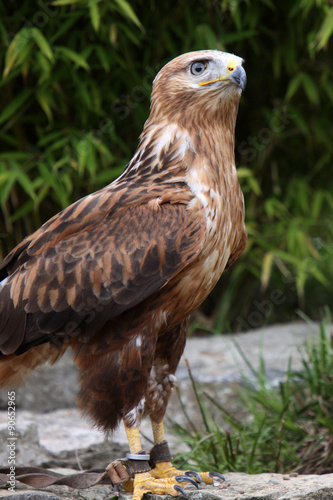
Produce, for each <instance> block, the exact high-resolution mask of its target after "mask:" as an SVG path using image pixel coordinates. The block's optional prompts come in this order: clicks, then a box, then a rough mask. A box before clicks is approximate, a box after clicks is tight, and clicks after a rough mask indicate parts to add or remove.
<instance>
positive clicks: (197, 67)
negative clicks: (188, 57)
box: [190, 61, 207, 76]
mask: <svg viewBox="0 0 333 500" xmlns="http://www.w3.org/2000/svg"><path fill="white" fill-rule="evenodd" d="M206 68H207V63H206V61H196V62H194V63H192V64H191V68H190V70H191V73H192V75H195V76H198V75H201V74H202V73H203V72H204V71H205V69H206Z"/></svg>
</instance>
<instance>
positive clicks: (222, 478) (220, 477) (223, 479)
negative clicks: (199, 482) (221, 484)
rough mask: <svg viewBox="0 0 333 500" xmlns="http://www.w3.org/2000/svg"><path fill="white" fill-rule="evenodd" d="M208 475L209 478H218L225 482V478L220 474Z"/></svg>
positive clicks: (212, 473) (211, 473)
mask: <svg viewBox="0 0 333 500" xmlns="http://www.w3.org/2000/svg"><path fill="white" fill-rule="evenodd" d="M208 475H209V477H212V478H214V477H217V478H218V479H221V481H225V477H224V476H222V474H220V473H219V472H210V473H209V474H208Z"/></svg>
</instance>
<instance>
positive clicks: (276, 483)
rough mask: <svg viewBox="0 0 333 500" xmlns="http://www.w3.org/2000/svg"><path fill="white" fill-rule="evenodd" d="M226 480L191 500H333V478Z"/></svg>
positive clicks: (65, 495) (59, 496) (86, 493)
mask: <svg viewBox="0 0 333 500" xmlns="http://www.w3.org/2000/svg"><path fill="white" fill-rule="evenodd" d="M70 472H75V471H70ZM225 478H226V483H222V484H221V485H220V486H216V487H212V486H207V485H205V486H201V487H200V490H198V491H193V489H192V488H191V486H186V487H185V489H186V493H187V495H188V498H189V500H301V499H302V500H332V498H333V474H324V475H322V476H317V475H308V476H303V475H299V476H296V477H292V476H290V475H285V474H271V473H269V474H268V473H267V474H255V475H249V474H242V473H232V472H230V473H227V474H225ZM115 494H116V495H117V493H115ZM113 495H114V492H113V490H112V489H111V488H110V487H109V486H94V487H92V488H88V489H86V490H73V489H70V488H68V487H66V486H50V487H48V488H45V490H43V491H41V490H38V491H37V490H33V489H32V488H30V487H26V486H24V485H18V486H17V488H16V493H14V494H10V493H9V492H8V490H7V489H5V488H0V498H4V497H6V498H7V500H18V499H19V500H34V499H36V500H76V499H85V500H110V498H112V496H113ZM119 497H120V499H121V498H122V499H123V500H125V499H126V500H128V499H129V498H130V497H131V495H130V494H127V493H120V494H119ZM147 498H149V500H167V499H171V498H174V497H170V496H160V495H148V496H147ZM178 498H179V499H181V498H182V497H181V496H179V497H178Z"/></svg>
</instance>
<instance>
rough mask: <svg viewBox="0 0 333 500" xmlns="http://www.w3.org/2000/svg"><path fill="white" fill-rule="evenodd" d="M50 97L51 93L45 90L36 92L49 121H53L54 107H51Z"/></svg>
mask: <svg viewBox="0 0 333 500" xmlns="http://www.w3.org/2000/svg"><path fill="white" fill-rule="evenodd" d="M49 98H50V95H49V93H48V92H47V91H45V90H39V91H37V92H36V99H37V101H38V102H39V104H40V106H41V108H42V109H43V111H44V113H45V114H46V116H47V119H48V121H49V123H52V122H53V114H52V109H51V105H50V99H49Z"/></svg>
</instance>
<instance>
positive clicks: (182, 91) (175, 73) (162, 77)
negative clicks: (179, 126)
mask: <svg viewBox="0 0 333 500" xmlns="http://www.w3.org/2000/svg"><path fill="white" fill-rule="evenodd" d="M243 62H244V61H243V59H242V58H241V57H238V56H235V55H233V54H228V53H226V52H220V51H218V50H200V51H196V52H189V53H187V54H183V55H181V56H179V57H176V58H175V59H173V60H172V61H170V62H169V63H168V64H166V65H165V66H164V67H163V68H162V69H161V70H160V72H159V73H158V74H157V76H156V78H155V80H154V82H153V92H152V111H154V108H156V107H158V112H159V114H160V116H161V113H162V114H166V113H167V114H170V115H171V116H172V115H178V113H179V112H181V113H182V114H184V113H185V114H186V115H188V113H191V116H192V118H193V117H194V116H195V114H196V113H195V112H196V111H198V110H199V109H200V110H201V111H206V112H207V111H212V112H214V114H215V113H216V112H217V113H218V112H219V111H220V112H223V107H229V105H230V104H233V105H235V104H236V105H238V101H239V98H240V95H241V93H242V91H243V90H244V89H245V86H246V73H245V70H244V68H243V66H242V64H243Z"/></svg>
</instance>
